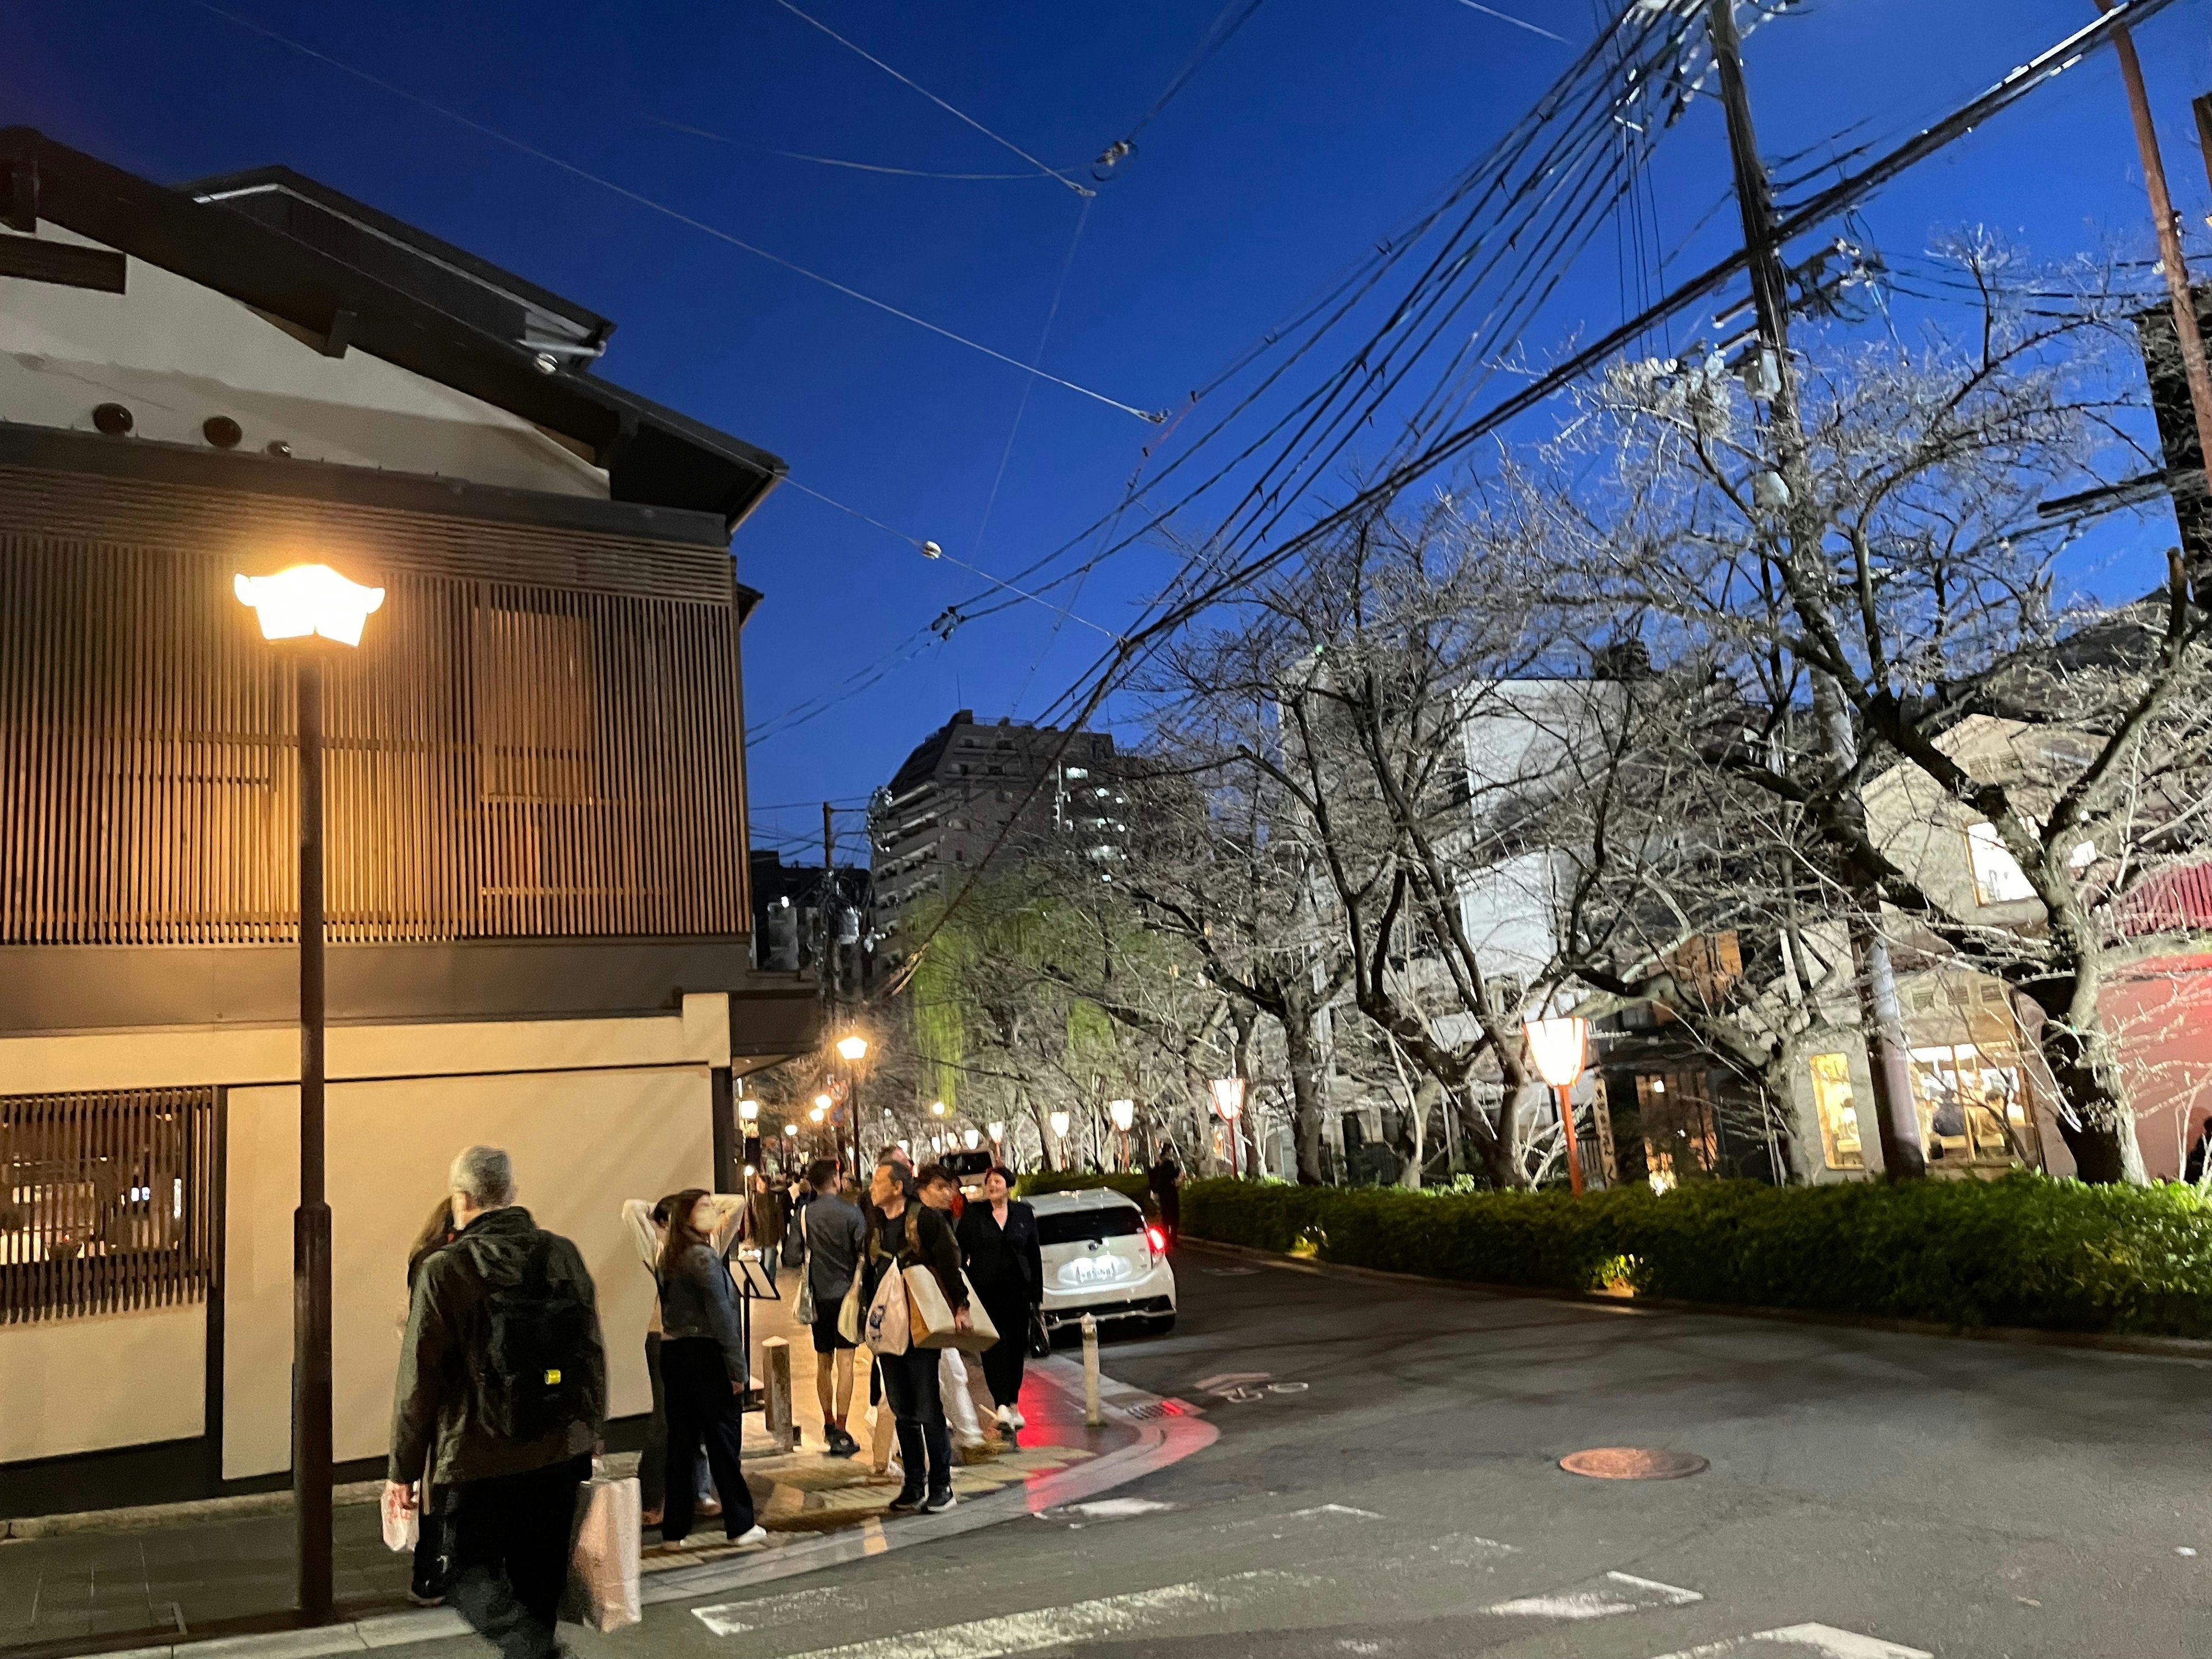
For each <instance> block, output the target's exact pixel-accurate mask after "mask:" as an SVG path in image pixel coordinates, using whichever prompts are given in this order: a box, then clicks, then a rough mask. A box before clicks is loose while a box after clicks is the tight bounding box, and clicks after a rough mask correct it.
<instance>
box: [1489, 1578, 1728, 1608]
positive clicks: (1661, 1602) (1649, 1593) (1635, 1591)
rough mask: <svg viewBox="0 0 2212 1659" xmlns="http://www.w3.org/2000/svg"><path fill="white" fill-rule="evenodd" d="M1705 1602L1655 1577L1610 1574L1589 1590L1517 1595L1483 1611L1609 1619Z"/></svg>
mask: <svg viewBox="0 0 2212 1659" xmlns="http://www.w3.org/2000/svg"><path fill="white" fill-rule="evenodd" d="M1704 1600H1705V1597H1704V1596H1702V1595H1699V1594H1698V1592H1697V1591H1695V1590H1693V1589H1682V1588H1681V1587H1680V1586H1679V1585H1676V1584H1662V1583H1660V1582H1659V1581H1658V1580H1657V1579H1656V1578H1638V1577H1637V1576H1636V1575H1635V1574H1634V1573H1632V1572H1609V1573H1607V1574H1606V1576H1605V1582H1604V1583H1601V1584H1597V1585H1594V1586H1592V1587H1591V1588H1589V1589H1580V1588H1577V1589H1565V1590H1560V1591H1558V1592H1556V1593H1554V1594H1553V1595H1516V1596H1515V1597H1514V1598H1513V1599H1512V1600H1511V1601H1497V1602H1493V1603H1492V1604H1491V1605H1490V1606H1489V1607H1486V1608H1484V1609H1483V1611H1484V1612H1486V1613H1502V1614H1504V1615H1505V1616H1506V1617H1508V1618H1520V1619H1610V1618H1612V1617H1613V1615H1615V1614H1616V1613H1643V1612H1644V1611H1646V1610H1647V1609H1649V1608H1652V1607H1687V1606H1689V1605H1690V1603H1691V1602H1692V1601H1704Z"/></svg>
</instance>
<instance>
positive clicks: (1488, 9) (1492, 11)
mask: <svg viewBox="0 0 2212 1659" xmlns="http://www.w3.org/2000/svg"><path fill="white" fill-rule="evenodd" d="M1459 3H1460V4H1462V6H1465V7H1466V8H1467V9H1468V10H1469V11H1479V12H1480V13H1481V14H1482V15H1484V16H1485V17H1495V18H1496V19H1497V20H1498V21H1499V22H1501V23H1510V24H1512V25H1513V27H1515V28H1516V29H1526V30H1528V33H1531V34H1541V35H1542V36H1543V37H1544V38H1545V39H1546V40H1556V41H1558V42H1559V44H1560V45H1561V46H1572V45H1573V44H1574V42H1572V41H1571V40H1568V39H1567V37H1566V36H1565V35H1564V34H1554V33H1552V32H1551V30H1549V29H1540V28H1538V27H1536V26H1535V25H1534V23H1528V22H1524V21H1522V20H1521V19H1520V18H1518V17H1515V16H1512V15H1509V14H1508V13H1505V12H1502V11H1499V10H1498V9H1497V8H1496V7H1494V6H1486V5H1484V4H1482V3H1481V0H1459Z"/></svg>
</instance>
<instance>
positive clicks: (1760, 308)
mask: <svg viewBox="0 0 2212 1659" xmlns="http://www.w3.org/2000/svg"><path fill="white" fill-rule="evenodd" d="M1707 17H1708V25H1707V27H1708V28H1709V30H1710V32H1711V37H1712V47H1713V63H1714V66H1715V68H1716V69H1717V70H1718V71H1719V74H1720V83H1721V101H1722V105H1723V108H1725V110H1726V111H1727V113H1728V134H1729V155H1730V157H1731V159H1732V160H1733V162H1734V166H1735V196H1736V205H1737V207H1738V208H1739V209H1740V210H1741V213H1742V217H1743V239H1744V253H1745V256H1746V259H1747V263H1748V265H1749V268H1750V274H1751V300H1752V305H1753V309H1754V310H1755V312H1756V313H1757V314H1758V319H1759V350H1760V352H1761V354H1762V355H1763V356H1764V357H1765V363H1764V365H1763V366H1762V373H1761V374H1760V375H1759V389H1760V391H1761V392H1763V393H1764V394H1765V397H1766V402H1767V411H1768V413H1767V422H1766V431H1767V434H1768V436H1769V438H1770V440H1771V441H1772V443H1773V445H1774V449H1775V459H1776V461H1777V462H1778V468H1777V471H1778V476H1779V477H1780V480H1781V483H1782V485H1783V494H1784V500H1783V501H1782V503H1781V505H1780V507H1779V514H1780V517H1781V520H1782V522H1783V525H1784V528H1785V531H1786V533H1787V535H1788V538H1789V547H1788V549H1787V553H1786V556H1787V557H1788V558H1789V560H1790V562H1792V563H1793V564H1795V565H1796V567H1797V568H1798V570H1799V572H1800V582H1801V584H1812V585H1814V591H1815V592H1820V594H1822V595H1825V594H1826V592H1827V589H1828V586H1829V583H1830V577H1829V574H1828V568H1827V556H1826V550H1825V549H1824V548H1823V547H1822V545H1821V543H1822V534H1821V526H1820V519H1819V513H1818V507H1817V502H1816V501H1815V497H1814V489H1813V474H1812V465H1811V462H1810V459H1809V458H1808V447H1807V444H1806V441H1805V428H1804V423H1803V418H1802V411H1801V410H1800V408H1799V406H1798V403H1797V373H1796V365H1795V364H1794V363H1793V362H1791V360H1790V293H1789V279H1788V277H1787V276H1786V275H1785V273H1784V270H1783V267H1782V250H1781V248H1780V247H1779V246H1778V245H1777V242H1776V238H1775V225H1776V222H1777V216H1776V214H1775V211H1774V192H1773V188H1772V185H1771V181H1770V180H1769V179H1768V178H1767V174H1766V165H1765V162H1763V161H1760V160H1759V137H1758V134H1757V131H1755V129H1754V128H1753V125H1752V118H1751V94H1750V92H1749V89H1748V88H1747V87H1746V86H1745V84H1744V79H1743V39H1742V37H1741V35H1740V34H1739V33H1737V32H1736V27H1735V0H1710V3H1709V6H1708V9H1707ZM1818 603H1819V604H1820V605H1822V607H1823V608H1824V609H1825V606H1826V600H1825V598H1824V599H1821V600H1820V601H1818ZM1813 702H1814V714H1815V715H1816V716H1817V717H1818V718H1819V720H1820V724H1821V726H1822V733H1823V737H1824V738H1825V740H1826V747H1827V750H1828V759H1829V763H1830V765H1831V767H1832V769H1833V774H1834V775H1835V776H1837V777H1838V778H1840V777H1842V776H1844V775H1846V774H1848V773H1849V772H1850V770H1851V769H1852V768H1853V767H1855V766H1856V765H1857V763H1858V738H1857V733H1856V732H1854V731H1853V730H1852V727H1851V720H1850V710H1849V709H1848V708H1845V707H1844V699H1843V696H1842V692H1841V689H1840V688H1839V687H1838V685H1837V684H1836V683H1835V680H1834V679H1833V678H1832V677H1831V676H1829V675H1826V674H1820V673H1816V674H1815V675H1814V679H1813ZM1844 807H1845V810H1846V811H1849V812H1850V814H1852V815H1853V816H1854V817H1860V816H1862V815H1863V808H1862V806H1861V805H1860V802H1859V799H1858V791H1857V785H1852V786H1850V794H1849V797H1848V799H1846V800H1845V802H1844ZM1851 886H1852V888H1853V890H1854V892H1855V894H1856V896H1857V899H1858V902H1857V905H1855V906H1854V907H1853V910H1854V914H1853V915H1852V918H1851V924H1850V931H1851V945H1852V952H1853V954H1854V956H1855V957H1857V966H1858V970H1859V971H1858V973H1857V975H1855V977H1856V978H1857V981H1858V983H1859V1024H1860V1028H1861V1029H1862V1030H1863V1031H1864V1032H1865V1033H1866V1036H1867V1061H1868V1065H1867V1071H1868V1073H1869V1077H1870V1079H1871V1080H1872V1082H1873V1085H1874V1107H1875V1123H1876V1126H1877V1127H1878V1128H1879V1129H1880V1131H1881V1162H1882V1171H1883V1173H1884V1175H1886V1176H1887V1177H1888V1178H1889V1179H1890V1180H1892V1181H1896V1180H1900V1179H1910V1178H1913V1177H1917V1176H1924V1175H1926V1174H1927V1172H1928V1162H1927V1154H1926V1152H1925V1151H1924V1149H1923V1146H1922V1143H1921V1139H1920V1115H1919V1113H1918V1112H1917V1110H1915V1109H1914V1107H1913V1103H1912V1076H1911V1071H1910V1069H1909V1067H1908V1066H1907V1064H1906V1059H1905V1030H1904V1025H1905V1021H1904V1016H1903V1011H1902V1009H1901V1008H1900V1007H1899V1003H1898V996H1897V972H1896V969H1895V967H1894V966H1893V964H1892V963H1891V961H1890V955H1889V942H1888V940H1887V939H1885V938H1883V936H1882V932H1881V906H1880V900H1879V896H1878V895H1877V894H1875V892H1874V891H1873V890H1872V887H1871V884H1869V883H1867V882H1866V881H1864V880H1863V879H1861V878H1856V877H1855V878H1853V880H1852V883H1851Z"/></svg>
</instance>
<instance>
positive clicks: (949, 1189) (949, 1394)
mask: <svg viewBox="0 0 2212 1659" xmlns="http://www.w3.org/2000/svg"><path fill="white" fill-rule="evenodd" d="M914 1182H915V1187H916V1188H919V1189H920V1191H921V1201H922V1202H923V1203H924V1204H926V1205H927V1206H929V1207H930V1208H931V1209H933V1210H934V1211H936V1212H938V1213H939V1215H941V1216H943V1217H945V1219H947V1220H948V1221H950V1222H951V1223H952V1231H953V1237H955V1238H956V1239H957V1237H959V1234H960V1216H961V1209H962V1206H961V1202H960V1178H959V1177H958V1176H956V1175H954V1174H953V1173H952V1171H951V1170H948V1169H946V1168H945V1166H944V1165H943V1164H924V1165H923V1166H922V1168H921V1171H920V1172H919V1173H918V1174H917V1175H916V1176H915V1178H914ZM937 1391H938V1394H939V1397H941V1398H942V1399H943V1400H944V1401H945V1416H946V1418H947V1419H950V1421H951V1425H952V1434H953V1437H954V1438H955V1439H956V1440H957V1441H958V1442H959V1443H960V1445H961V1447H962V1449H963V1450H965V1449H975V1448H980V1447H981V1445H982V1444H983V1425H982V1424H981V1421H979V1420H978V1419H977V1418H976V1415H975V1395H971V1394H969V1392H968V1361H967V1359H966V1358H965V1356H963V1354H962V1353H961V1352H960V1350H959V1349H957V1348H939V1350H938V1351H937Z"/></svg>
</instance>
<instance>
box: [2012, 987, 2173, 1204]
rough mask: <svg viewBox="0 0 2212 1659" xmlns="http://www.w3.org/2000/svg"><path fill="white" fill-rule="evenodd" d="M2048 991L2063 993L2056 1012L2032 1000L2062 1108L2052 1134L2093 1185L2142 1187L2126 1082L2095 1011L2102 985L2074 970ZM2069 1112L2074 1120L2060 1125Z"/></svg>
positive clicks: (2145, 1183) (2145, 1177)
mask: <svg viewBox="0 0 2212 1659" xmlns="http://www.w3.org/2000/svg"><path fill="white" fill-rule="evenodd" d="M2054 988H2055V989H2058V990H2063V991H2064V992H2067V993H2069V994H2067V995H2066V998H2065V1001H2064V1003H2063V1005H2062V1006H2060V1007H2059V1008H2057V1009H2055V1010H2054V1009H2052V1008H2051V1006H2049V1004H2048V1003H2045V1002H2044V1000H2043V999H2042V998H2040V997H2039V998H2037V999H2036V1000H2037V1001H2038V1003H2039V1004H2041V1005H2042V1006H2043V1029H2042V1030H2040V1031H2039V1033H2038V1034H2037V1041H2038V1044H2039V1047H2040V1048H2041V1049H2042V1051H2043V1058H2044V1062H2045V1064H2046V1065H2048V1066H2050V1067H2051V1081H2053V1082H2054V1083H2056V1084H2057V1085H2058V1092H2059V1095H2060V1097H2061V1099H2062V1101H2063V1106H2064V1108H2065V1109H2063V1110H2061V1111H2059V1112H2058V1113H2057V1114H2056V1115H2057V1119H2058V1133H2059V1134H2060V1135H2061V1137H2063V1139H2064V1140H2065V1142H2066V1149H2067V1150H2068V1151H2069V1152H2072V1153H2073V1154H2074V1168H2075V1173H2077V1174H2078V1175H2080V1176H2081V1179H2082V1180H2084V1181H2087V1182H2093V1183H2094V1184H2097V1185H2100V1186H2111V1185H2113V1184H2116V1183H2119V1182H2125V1183H2126V1184H2127V1185H2129V1186H2130V1187H2147V1186H2148V1185H2149V1184H2150V1176H2149V1174H2148V1171H2146V1170H2144V1168H2143V1158H2142V1143H2141V1142H2140V1141H2138V1140H2137V1139H2136V1115H2135V1109H2134V1107H2133V1106H2131V1105H2130V1103H2129V1101H2128V1085H2127V1079H2125V1078H2124V1077H2122V1076H2121V1074H2120V1063H2119V1056H2118V1054H2116V1053H2115V1052H2114V1051H2113V1048H2112V1034H2111V1033H2110V1032H2108V1031H2106V1030H2105V1021H2104V1016H2103V1012H2102V1011H2101V1010H2100V1008H2099V1007H2098V1006H2097V1004H2098V992H2099V991H2100V989H2101V988H2102V987H2101V985H2100V981H2099V978H2098V976H2097V975H2094V974H2092V973H2089V972H2086V971H2083V972H2077V973H2076V974H2075V976H2074V979H2073V981H2072V983H2071V985H2070V986H2060V987H2054ZM2052 1000H2057V998H2056V997H2055V996H2054V997H2053V999H2052ZM2069 1115H2071V1116H2072V1117H2073V1118H2074V1119H2075V1121H2074V1122H2072V1123H2069V1122H2068V1121H2066V1120H2067V1118H2068V1117H2069Z"/></svg>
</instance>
